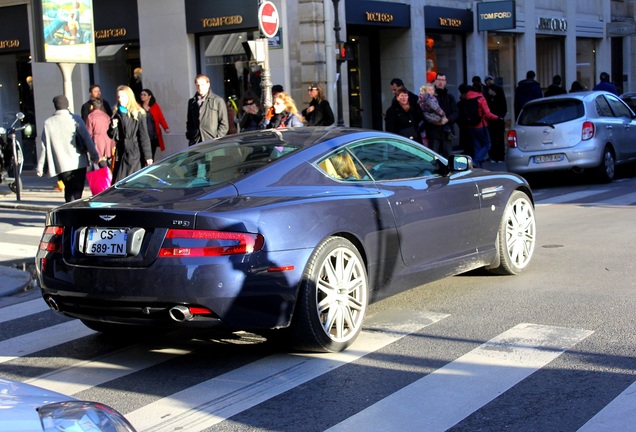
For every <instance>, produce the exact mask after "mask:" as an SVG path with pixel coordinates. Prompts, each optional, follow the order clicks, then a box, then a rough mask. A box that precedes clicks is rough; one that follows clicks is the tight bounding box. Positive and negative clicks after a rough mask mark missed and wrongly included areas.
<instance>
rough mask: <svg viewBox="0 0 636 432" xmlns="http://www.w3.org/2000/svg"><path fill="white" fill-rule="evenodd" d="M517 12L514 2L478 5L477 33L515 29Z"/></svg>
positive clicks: (482, 3)
mask: <svg viewBox="0 0 636 432" xmlns="http://www.w3.org/2000/svg"><path fill="white" fill-rule="evenodd" d="M515 10H516V9H515V2H514V1H496V2H481V3H477V31H495V30H509V29H514V28H515V27H516V20H517V18H516V15H515Z"/></svg>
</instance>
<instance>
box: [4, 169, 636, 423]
mask: <svg viewBox="0 0 636 432" xmlns="http://www.w3.org/2000/svg"><path fill="white" fill-rule="evenodd" d="M565 183H569V184H566V185H564V186H554V185H550V186H548V187H546V185H539V186H538V187H537V189H536V196H537V200H538V205H537V208H536V215H537V224H538V226H537V232H538V242H537V246H536V249H535V256H534V260H533V262H532V264H531V266H530V267H529V268H528V269H527V271H526V272H525V273H523V274H522V275H519V276H499V277H495V276H488V275H486V274H484V273H481V272H474V273H471V274H466V275H461V276H456V277H452V278H447V279H444V280H441V281H438V282H435V283H431V284H428V285H424V286H421V287H418V288H416V289H413V290H410V291H407V292H405V293H402V294H399V295H397V296H394V297H392V298H390V299H387V300H384V301H382V302H380V303H377V304H374V305H372V306H371V307H370V311H369V312H370V314H369V318H368V320H367V321H366V325H365V330H364V332H363V334H362V335H361V337H360V339H359V340H358V341H357V342H356V343H355V344H354V345H353V346H352V347H351V349H349V350H347V351H346V352H344V353H340V354H333V355H306V354H294V353H284V352H278V351H276V350H275V349H274V348H273V347H272V346H270V345H269V344H267V343H265V342H264V340H263V339H262V338H259V337H256V336H254V335H250V334H240V335H238V336H237V337H236V338H227V337H221V336H218V335H210V334H199V335H197V336H196V337H194V338H192V337H186V336H185V335H183V334H180V333H178V332H176V333H173V334H170V335H168V336H166V337H164V338H162V339H160V340H152V339H147V338H145V340H140V341H135V342H125V341H112V340H108V339H106V338H104V337H101V336H99V335H97V334H95V333H94V332H92V331H90V330H88V329H86V328H85V327H83V325H82V324H81V323H80V322H78V321H75V320H68V319H66V318H63V317H59V316H57V315H55V314H54V313H52V312H50V311H48V310H46V308H45V307H44V305H43V303H42V302H41V300H40V299H39V298H37V293H36V292H33V293H30V294H26V295H24V296H23V297H21V298H20V301H19V302H17V303H16V304H13V305H9V304H10V303H9V300H8V299H0V307H2V313H0V376H3V377H11V378H15V379H19V380H21V381H30V382H33V383H34V384H36V385H41V386H43V387H46V388H51V389H55V390H58V391H61V392H63V393H67V394H73V395H74V396H75V397H79V398H84V399H90V400H98V401H101V402H104V403H106V404H108V405H111V406H113V407H115V408H116V409H118V410H120V411H121V412H123V413H124V414H126V416H127V417H128V418H129V419H130V420H131V421H132V422H133V424H134V425H135V426H136V427H137V428H138V429H139V430H188V431H194V430H206V431H299V430H302V431H325V430H332V431H353V430H356V431H360V430H364V431H376V430H377V431H379V430H382V431H387V430H391V431H392V430H395V431H397V430H399V431H423V430H426V431H434V430H455V431H471V432H472V431H501V430H514V431H532V432H535V431H537V430H545V431H548V430H549V431H577V430H583V431H599V430H612V431H616V430H630V429H632V427H633V424H636V413H634V410H633V407H634V406H636V401H635V400H634V396H633V394H635V393H636V392H635V391H634V389H633V387H630V386H634V387H636V384H634V383H636V355H635V354H636V335H635V334H634V331H633V329H634V328H635V327H636V326H635V324H636V323H635V321H636V318H635V317H634V313H633V311H634V309H635V306H636V304H635V303H636V280H635V278H634V277H633V274H634V270H635V268H634V267H635V264H634V253H633V243H634V240H635V235H634V233H635V232H636V217H635V216H636V214H635V211H636V178H633V177H629V176H627V177H624V178H622V179H619V180H618V181H616V182H615V183H612V184H610V185H597V184H593V183H585V182H583V183H582V182H576V181H573V182H565ZM9 223H10V222H9ZM2 228H4V227H2V226H0V232H2V233H4V232H5V231H4V230H3V229H2ZM0 241H6V236H5V235H4V234H0ZM11 241H12V242H16V241H18V242H19V240H17V239H16V237H12V238H11ZM5 305H9V306H6V307H3V306H5ZM179 428H182V429H179Z"/></svg>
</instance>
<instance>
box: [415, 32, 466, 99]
mask: <svg viewBox="0 0 636 432" xmlns="http://www.w3.org/2000/svg"><path fill="white" fill-rule="evenodd" d="M426 63H427V77H428V76H430V77H432V76H433V74H432V73H431V74H430V75H429V73H430V72H442V73H444V74H446V82H447V85H446V88H448V90H449V91H450V92H451V93H452V94H453V95H457V87H458V86H459V85H460V84H461V83H462V81H463V80H464V78H463V77H464V48H463V35H462V34H456V33H428V34H427V35H426ZM427 79H428V78H427ZM422 84H424V83H423V82H421V83H416V87H417V88H416V90H418V89H419V86H420V85H422Z"/></svg>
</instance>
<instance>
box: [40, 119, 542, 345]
mask: <svg viewBox="0 0 636 432" xmlns="http://www.w3.org/2000/svg"><path fill="white" fill-rule="evenodd" d="M104 216H107V217H104ZM117 230H124V231H123V232H125V234H126V235H125V236H124V235H120V234H119V233H121V231H117ZM535 231H536V227H535V220H534V207H533V199H532V193H531V190H530V188H529V186H528V184H527V182H525V181H524V180H523V179H522V178H521V177H519V176H517V175H515V174H508V173H490V172H488V171H485V170H481V169H473V167H472V163H471V160H470V158H469V157H467V156H461V155H453V156H452V157H451V158H450V159H449V160H446V159H444V158H442V157H441V156H439V155H437V154H435V153H433V152H432V151H431V150H429V149H427V148H425V147H423V146H421V145H418V144H417V143H414V142H412V141H409V140H407V139H404V138H402V137H399V136H397V135H393V134H388V133H383V132H377V131H370V130H362V129H351V128H337V127H326V128H325V127H315V128H314V127H306V128H298V129H288V130H284V131H278V130H277V131H255V132H249V133H242V134H238V135H232V136H229V137H225V138H222V139H219V140H216V141H212V142H207V143H202V144H199V145H196V146H193V147H189V148H188V149H186V150H184V151H182V152H180V153H177V154H175V155H173V156H171V157H168V158H166V159H164V160H162V161H160V162H158V163H156V164H154V165H152V166H149V167H147V168H144V169H143V170H141V171H139V172H137V173H135V174H133V175H131V176H130V177H128V178H126V179H124V180H122V181H120V182H118V183H117V184H115V185H113V187H111V188H110V189H108V190H106V191H104V192H103V193H101V194H99V195H97V196H94V197H91V198H88V199H84V200H78V201H75V202H73V203H69V204H66V205H64V206H61V207H58V208H56V209H55V210H53V211H52V212H50V213H49V215H48V217H47V223H46V228H45V232H44V234H43V236H42V242H41V244H40V249H39V252H38V254H37V258H36V267H37V271H38V278H39V280H40V283H41V286H42V294H43V297H44V299H45V301H46V302H47V303H48V304H49V305H50V306H51V307H52V308H53V309H55V310H57V311H59V312H60V313H63V314H65V315H67V316H71V317H75V318H79V319H81V320H82V321H83V322H84V324H86V325H87V326H88V327H90V328H92V329H95V330H98V331H102V332H105V333H111V334H118V333H124V334H129V335H130V334H133V333H134V330H135V329H136V328H140V329H143V328H148V327H153V328H157V329H172V328H187V327H212V326H214V327H218V326H223V327H225V328H227V329H229V330H251V331H254V332H259V331H262V332H266V333H267V335H268V337H270V338H274V339H276V338H278V339H281V340H284V341H285V342H287V343H288V344H289V345H290V346H291V347H294V348H297V349H305V350H313V351H339V350H343V349H345V348H346V347H347V346H349V345H350V344H351V343H352V342H353V341H354V340H355V338H356V337H357V335H358V334H359V332H360V330H361V327H362V322H363V319H364V316H365V314H366V309H367V305H368V303H369V302H372V301H377V300H379V299H381V298H384V297H387V296H389V295H392V294H394V293H396V292H399V291H400V290H403V289H407V288H410V287H414V286H417V285H421V284H423V283H426V282H428V281H432V280H435V279H439V278H441V277H446V276H449V275H453V274H457V273H460V272H465V271H468V270H470V269H474V268H479V267H485V268H487V269H489V270H490V271H491V272H494V273H503V274H516V273H519V272H521V271H523V270H524V269H525V268H526V267H527V266H528V264H529V263H530V261H531V258H532V255H533V251H534V244H535V241H536V240H535V237H536V232H535ZM109 232H112V233H113V235H112V236H110V235H108V233H109ZM92 234H97V235H98V236H97V237H94V236H93V237H91V235H92ZM102 235H103V236H104V239H103V240H102V238H101V236H102ZM89 239H92V240H90V241H89ZM99 242H103V243H104V244H105V246H93V245H94V244H99ZM113 244H115V245H116V246H112V245H113ZM121 250H123V254H119V252H120V251H121ZM113 251H115V252H116V253H112V252H113ZM272 330H276V331H272Z"/></svg>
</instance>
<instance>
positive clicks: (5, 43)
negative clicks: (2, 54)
mask: <svg viewBox="0 0 636 432" xmlns="http://www.w3.org/2000/svg"><path fill="white" fill-rule="evenodd" d="M19 46H20V41H19V40H17V39H10V40H0V49H5V48H17V47H19Z"/></svg>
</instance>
